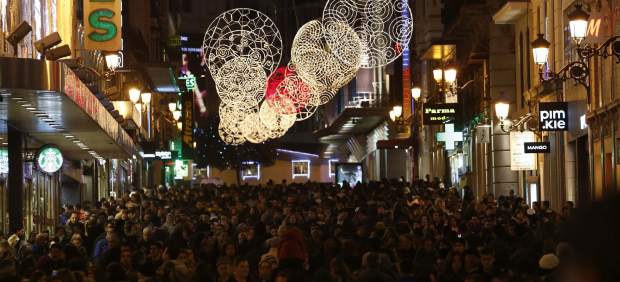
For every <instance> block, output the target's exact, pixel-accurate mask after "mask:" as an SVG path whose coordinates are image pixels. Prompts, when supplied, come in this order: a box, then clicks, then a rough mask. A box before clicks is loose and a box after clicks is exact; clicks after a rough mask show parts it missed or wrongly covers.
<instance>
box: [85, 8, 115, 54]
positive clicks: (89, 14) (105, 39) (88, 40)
mask: <svg viewBox="0 0 620 282" xmlns="http://www.w3.org/2000/svg"><path fill="white" fill-rule="evenodd" d="M121 22H122V16H121V0H84V26H85V29H84V48H85V49H87V50H101V51H119V50H121Z"/></svg>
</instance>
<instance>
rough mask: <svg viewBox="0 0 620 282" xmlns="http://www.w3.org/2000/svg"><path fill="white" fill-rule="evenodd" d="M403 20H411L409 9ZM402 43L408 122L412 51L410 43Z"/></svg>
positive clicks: (404, 116)
mask: <svg viewBox="0 0 620 282" xmlns="http://www.w3.org/2000/svg"><path fill="white" fill-rule="evenodd" d="M401 1H402V2H403V5H404V7H405V6H407V5H408V3H407V0H401ZM402 15H403V20H409V19H411V15H409V9H403V12H402ZM402 41H403V42H400V43H399V44H401V48H403V118H404V119H405V120H406V119H408V118H409V117H410V116H411V113H412V107H413V105H412V104H411V66H410V65H411V63H410V53H409V52H410V51H409V42H407V40H404V39H403V40H402Z"/></svg>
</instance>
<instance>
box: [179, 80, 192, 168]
mask: <svg viewBox="0 0 620 282" xmlns="http://www.w3.org/2000/svg"><path fill="white" fill-rule="evenodd" d="M182 121H183V128H182V129H183V131H182V132H181V136H182V138H181V146H182V149H181V155H182V158H183V159H186V160H187V159H192V158H193V152H194V91H188V92H185V93H183V118H182Z"/></svg>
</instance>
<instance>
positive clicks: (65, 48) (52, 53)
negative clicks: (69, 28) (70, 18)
mask: <svg viewBox="0 0 620 282" xmlns="http://www.w3.org/2000/svg"><path fill="white" fill-rule="evenodd" d="M67 56H71V48H69V45H67V44H65V45H62V46H60V47H57V48H54V49H51V50H48V51H47V52H45V58H46V59H48V60H50V61H56V60H58V59H60V58H63V57H67Z"/></svg>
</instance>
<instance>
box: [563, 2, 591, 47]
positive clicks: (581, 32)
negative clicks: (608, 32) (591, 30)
mask: <svg viewBox="0 0 620 282" xmlns="http://www.w3.org/2000/svg"><path fill="white" fill-rule="evenodd" d="M589 18H590V15H588V13H586V11H584V10H583V9H582V8H581V4H577V5H575V10H574V11H573V12H572V13H570V14H568V23H569V27H570V36H571V37H572V38H573V40H575V42H576V43H577V45H579V44H581V42H582V41H583V40H584V39H585V38H586V35H587V33H588V19H589Z"/></svg>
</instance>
